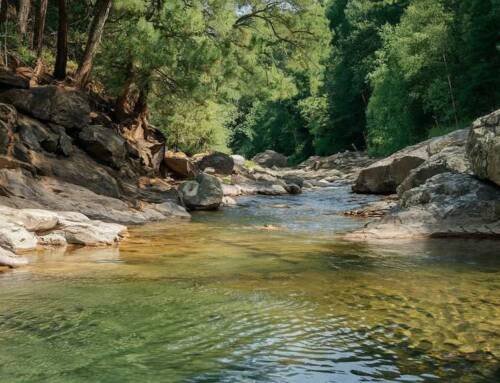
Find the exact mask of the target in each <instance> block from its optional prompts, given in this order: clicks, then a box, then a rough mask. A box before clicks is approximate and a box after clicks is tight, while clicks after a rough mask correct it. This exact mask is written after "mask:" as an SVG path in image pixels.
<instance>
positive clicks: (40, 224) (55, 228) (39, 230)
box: [0, 206, 127, 267]
mask: <svg viewBox="0 0 500 383" xmlns="http://www.w3.org/2000/svg"><path fill="white" fill-rule="evenodd" d="M126 235H127V227H126V226H123V225H120V224H117V223H106V222H102V221H97V220H91V219H90V218H88V217H87V216H85V215H83V214H81V213H76V212H54V211H48V210H42V209H15V208H10V207H6V206H0V265H3V266H8V267H18V266H22V265H25V264H27V263H28V260H27V259H26V258H25V257H22V256H20V255H19V254H22V253H23V252H27V251H30V250H35V249H37V248H40V247H54V246H57V247H61V246H67V245H79V246H111V245H115V244H117V243H118V242H120V241H121V240H122V239H123V238H125V237H126Z"/></svg>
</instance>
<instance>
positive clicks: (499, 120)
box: [347, 110, 500, 239]
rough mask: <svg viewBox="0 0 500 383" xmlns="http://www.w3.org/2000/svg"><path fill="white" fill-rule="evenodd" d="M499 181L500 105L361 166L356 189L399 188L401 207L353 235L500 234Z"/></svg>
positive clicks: (383, 190) (382, 190)
mask: <svg viewBox="0 0 500 383" xmlns="http://www.w3.org/2000/svg"><path fill="white" fill-rule="evenodd" d="M499 186H500V110H498V111H496V112H494V113H492V114H490V115H487V116H485V117H482V118H480V119H478V120H476V121H475V122H474V123H473V126H472V127H471V128H470V129H463V130H458V131H455V132H453V133H450V134H448V135H445V136H442V137H438V138H433V139H430V140H427V141H425V142H422V143H420V144H418V145H415V146H412V147H408V148H405V149H403V150H401V151H399V152H397V153H395V154H393V155H392V156H390V157H388V158H385V159H383V160H380V161H377V162H375V163H373V164H372V165H371V166H369V167H367V168H365V169H363V170H361V172H360V173H359V175H358V177H357V179H356V181H355V183H354V185H353V190H354V191H355V192H357V193H374V194H392V193H397V195H398V197H399V207H398V208H396V209H394V210H393V211H392V212H391V214H388V215H387V216H385V217H384V218H382V219H381V220H379V221H374V222H371V223H369V224H368V225H367V226H366V227H365V228H363V229H362V230H360V231H357V232H354V233H350V234H349V235H348V236H347V237H348V238H353V239H359V238H364V239H372V238H382V239H387V238H407V237H477V238H484V237H487V238H500V187H499Z"/></svg>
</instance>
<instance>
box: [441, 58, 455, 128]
mask: <svg viewBox="0 0 500 383" xmlns="http://www.w3.org/2000/svg"><path fill="white" fill-rule="evenodd" d="M443 61H444V67H445V69H446V78H447V79H448V89H449V91H450V99H451V106H452V107H453V115H454V117H455V128H456V129H458V113H457V104H456V102H455V93H454V92H453V84H452V83H451V75H450V71H449V69H448V60H447V59H446V53H445V52H443Z"/></svg>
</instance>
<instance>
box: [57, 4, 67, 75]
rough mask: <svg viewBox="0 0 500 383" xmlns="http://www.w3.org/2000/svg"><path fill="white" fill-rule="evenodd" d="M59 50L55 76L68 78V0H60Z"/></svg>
mask: <svg viewBox="0 0 500 383" xmlns="http://www.w3.org/2000/svg"><path fill="white" fill-rule="evenodd" d="M57 4H58V15H59V19H58V28H57V52H56V62H55V66H54V77H55V78H56V79H58V80H64V79H65V78H66V65H67V62H68V14H67V10H66V0H58V3H57Z"/></svg>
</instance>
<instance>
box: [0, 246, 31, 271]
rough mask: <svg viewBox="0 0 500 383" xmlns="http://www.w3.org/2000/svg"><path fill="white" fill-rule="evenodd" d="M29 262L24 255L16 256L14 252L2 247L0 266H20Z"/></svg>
mask: <svg viewBox="0 0 500 383" xmlns="http://www.w3.org/2000/svg"><path fill="white" fill-rule="evenodd" d="M26 264H28V260H27V259H26V258H24V257H19V256H16V255H15V254H14V253H12V252H10V251H8V250H5V249H2V248H1V247H0V266H7V267H19V266H24V265H26Z"/></svg>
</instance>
